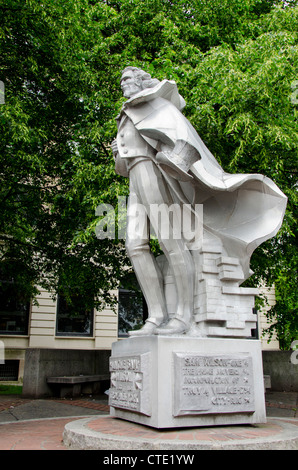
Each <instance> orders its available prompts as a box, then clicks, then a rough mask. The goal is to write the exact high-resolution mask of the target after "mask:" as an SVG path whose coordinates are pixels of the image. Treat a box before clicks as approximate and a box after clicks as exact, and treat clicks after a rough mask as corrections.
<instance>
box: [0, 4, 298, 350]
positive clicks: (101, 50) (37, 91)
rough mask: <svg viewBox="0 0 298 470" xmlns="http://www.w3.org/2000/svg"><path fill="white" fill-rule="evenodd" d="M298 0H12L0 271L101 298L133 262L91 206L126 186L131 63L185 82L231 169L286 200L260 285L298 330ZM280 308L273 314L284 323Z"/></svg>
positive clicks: (264, 256) (4, 38)
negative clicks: (126, 80) (105, 234)
mask: <svg viewBox="0 0 298 470" xmlns="http://www.w3.org/2000/svg"><path fill="white" fill-rule="evenodd" d="M297 10H298V9H297V5H296V1H291V2H285V3H284V4H283V3H281V4H276V2H274V1H273V0H229V1H228V0H214V1H212V2H210V1H208V0H192V1H182V0H172V1H169V0H151V1H146V0H133V1H132V0H115V1H113V0H102V1H96V0H76V1H74V0H71V1H70V0H43V1H42V2H39V1H38V0H26V1H24V0H3V1H2V3H1V6H0V12H1V24H0V40H1V42H0V80H2V81H3V82H4V84H5V104H4V105H0V126H1V141H0V162H1V167H0V175H1V187H0V201H1V214H0V233H1V235H0V238H1V240H0V243H1V247H2V248H1V270H2V273H3V275H2V278H3V277H13V278H14V279H15V280H16V281H17V282H18V283H19V284H20V286H22V288H23V289H24V292H25V293H26V295H32V293H33V292H34V286H35V285H37V284H38V285H43V286H44V287H46V288H51V289H54V291H55V290H59V289H60V290H63V291H64V293H66V294H67V292H71V291H73V290H74V289H75V290H76V291H78V292H79V293H80V294H81V295H82V296H84V297H85V298H86V302H87V299H89V300H90V302H92V299H93V296H94V295H97V300H98V302H100V299H101V298H102V296H105V295H106V293H108V292H109V290H110V289H111V288H113V287H115V285H116V284H117V283H118V280H119V279H120V277H121V276H122V275H123V272H122V271H123V266H124V265H125V264H126V263H127V260H126V255H125V250H124V247H123V243H122V242H121V241H118V240H108V239H106V240H98V239H97V238H96V235H95V232H94V229H95V225H96V222H97V219H96V217H95V209H96V207H97V206H98V205H99V204H100V203H108V204H112V205H113V206H116V203H117V198H118V196H119V195H125V194H127V193H128V187H127V181H126V180H125V179H123V178H121V177H120V176H118V175H116V174H115V172H114V162H113V157H112V153H111V150H110V147H109V144H110V142H111V141H112V140H113V138H114V137H115V134H116V122H115V116H116V115H117V113H118V112H119V110H120V108H121V105H122V103H123V98H122V96H121V90H120V88H119V79H120V74H121V70H122V69H123V68H124V67H125V66H127V65H135V66H139V67H142V68H143V69H145V70H147V71H149V72H150V73H151V74H152V75H153V76H154V77H157V78H159V79H163V78H168V79H173V80H175V81H176V82H177V84H178V87H179V91H180V93H181V94H182V95H183V97H184V98H185V99H186V102H187V107H186V109H185V114H186V115H187V117H188V119H190V121H191V122H192V124H193V125H194V127H195V128H196V129H197V131H198V133H199V134H200V135H201V137H202V138H203V140H204V141H205V143H206V144H207V146H208V147H209V148H210V150H211V151H212V152H213V153H214V155H215V156H216V158H217V159H218V160H219V161H220V163H221V165H222V166H223V167H224V169H225V170H226V171H229V172H246V173H254V172H255V173H262V174H265V175H267V176H269V177H270V178H272V179H273V180H274V181H275V182H276V183H277V185H278V186H279V187H280V188H281V189H282V190H283V191H284V192H285V194H286V195H287V196H288V199H289V203H288V208H287V213H286V217H285V221H284V224H283V227H282V229H281V230H280V232H279V234H278V236H277V237H275V238H274V239H272V240H270V241H268V242H267V243H265V244H264V245H262V246H261V247H260V248H259V249H258V250H257V251H256V253H255V254H254V256H253V258H252V267H253V269H254V271H255V275H254V277H253V278H251V279H250V281H249V282H250V283H254V284H256V283H257V282H261V281H264V282H266V283H267V284H272V283H273V282H275V284H276V288H277V300H278V301H277V305H276V307H275V310H274V311H272V312H271V314H272V315H273V316H272V318H271V320H272V321H276V325H275V328H276V330H277V332H278V335H279V337H280V339H281V340H283V338H285V337H287V339H286V340H285V346H289V341H291V340H292V339H295V337H297V315H295V312H296V309H297V297H295V295H297V294H295V292H296V286H295V275H294V272H295V270H296V269H297V263H296V261H297V254H296V251H295V247H296V235H297V234H296V230H297V229H296V220H297V212H296V211H297V192H296V189H297V182H296V181H297V180H296V175H297V103H296V102H295V100H293V99H291V96H292V95H293V89H292V88H291V86H292V84H293V83H294V81H295V80H297V78H298V77H297ZM274 319H275V320H274Z"/></svg>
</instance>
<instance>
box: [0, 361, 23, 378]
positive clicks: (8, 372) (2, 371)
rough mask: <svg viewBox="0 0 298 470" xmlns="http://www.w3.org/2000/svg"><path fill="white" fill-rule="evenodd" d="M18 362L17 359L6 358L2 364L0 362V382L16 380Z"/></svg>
mask: <svg viewBox="0 0 298 470" xmlns="http://www.w3.org/2000/svg"><path fill="white" fill-rule="evenodd" d="M19 364H20V361H18V360H8V361H5V363H4V364H0V382H6V381H7V382H9V381H15V380H18V378H19Z"/></svg>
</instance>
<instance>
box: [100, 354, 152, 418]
mask: <svg viewBox="0 0 298 470" xmlns="http://www.w3.org/2000/svg"><path fill="white" fill-rule="evenodd" d="M110 373H111V386H110V390H109V405H110V406H113V407H114V408H122V409H125V410H129V411H135V412H137V413H142V414H144V415H147V416H151V400H150V394H151V387H150V383H151V381H150V353H144V354H140V355H136V356H121V357H115V356H112V357H111V358H110Z"/></svg>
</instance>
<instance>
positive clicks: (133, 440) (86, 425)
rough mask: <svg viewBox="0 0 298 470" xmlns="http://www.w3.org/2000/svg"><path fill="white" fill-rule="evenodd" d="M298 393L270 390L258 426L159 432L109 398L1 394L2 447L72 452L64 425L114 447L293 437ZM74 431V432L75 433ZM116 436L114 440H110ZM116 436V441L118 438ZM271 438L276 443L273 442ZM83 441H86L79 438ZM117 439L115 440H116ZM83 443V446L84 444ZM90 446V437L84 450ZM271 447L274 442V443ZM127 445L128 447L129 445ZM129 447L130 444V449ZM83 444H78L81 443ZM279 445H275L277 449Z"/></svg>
mask: <svg viewBox="0 0 298 470" xmlns="http://www.w3.org/2000/svg"><path fill="white" fill-rule="evenodd" d="M297 400H298V394H297V393H291V392H268V393H267V394H266V409H267V419H268V422H267V424H265V425H260V426H259V425H258V426H220V427H217V428H216V427H213V428H199V429H181V430H177V429H175V430H166V431H165V430H155V429H152V428H148V427H146V426H142V425H138V424H134V423H129V422H126V421H122V420H119V419H115V418H111V417H110V416H109V406H108V402H107V397H105V396H100V397H82V398H80V399H28V398H22V397H21V396H6V395H2V396H0V432H1V434H0V436H1V437H0V450H68V449H69V447H68V446H67V445H66V443H65V442H64V441H63V433H64V430H65V427H66V428H69V429H71V430H73V429H75V430H79V434H80V430H82V429H83V430H85V431H86V434H87V435H88V436H94V435H96V434H97V435H98V436H100V437H102V436H105V438H106V439H108V440H107V441H106V442H110V444H106V445H109V446H110V447H108V448H113V446H115V445H116V449H117V448H118V449H120V450H121V449H122V450H123V449H125V448H126V449H130V450H134V449H136V450H137V449H139V448H142V446H140V443H141V442H142V443H144V442H145V443H146V446H147V449H164V450H165V449H168V450H171V449H183V448H185V447H183V443H184V445H185V443H187V446H188V447H189V448H192V447H193V448H195V445H196V446H199V447H200V448H202V449H203V448H206V449H207V448H217V446H218V443H221V445H222V448H228V447H227V446H230V447H231V446H232V445H233V443H236V442H237V443H239V442H240V443H241V441H242V442H251V443H252V444H251V446H252V448H256V449H257V448H258V442H269V440H270V439H273V441H274V440H275V442H277V440H278V439H277V438H278V436H285V435H287V436H288V437H291V433H292V434H293V432H294V431H293V430H294V429H295V428H296V429H297V430H298V401H297ZM71 432H72V431H71ZM94 433H95V434H94ZM111 439H112V441H113V442H112V441H111ZM115 439H116V440H115ZM273 441H272V442H273ZM80 442H81V443H82V440H81V441H80ZM115 443H116V444H115ZM80 445H82V444H80ZM89 445H90V440H89V441H88V439H87V441H86V444H85V448H88V446H89ZM272 445H273V448H274V445H275V444H272ZM125 446H126V447H125ZM127 446H128V447H127ZM78 448H79V447H78ZM276 448H277V447H276Z"/></svg>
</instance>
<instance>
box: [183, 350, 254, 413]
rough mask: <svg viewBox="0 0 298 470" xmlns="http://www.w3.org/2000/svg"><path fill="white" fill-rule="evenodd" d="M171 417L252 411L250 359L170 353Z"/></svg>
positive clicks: (247, 357)
mask: <svg viewBox="0 0 298 470" xmlns="http://www.w3.org/2000/svg"><path fill="white" fill-rule="evenodd" d="M174 371H175V394H174V416H180V415H186V414H209V413H239V412H253V411H254V410H255V405H254V389H253V371H252V359H251V357H250V356H248V355H245V354H238V355H229V356H227V355H220V354H218V355H215V354H212V355H211V354H208V355H207V354H206V355H203V354H187V353H174Z"/></svg>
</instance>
